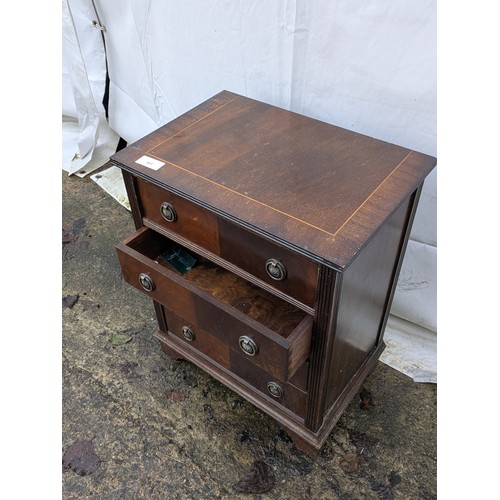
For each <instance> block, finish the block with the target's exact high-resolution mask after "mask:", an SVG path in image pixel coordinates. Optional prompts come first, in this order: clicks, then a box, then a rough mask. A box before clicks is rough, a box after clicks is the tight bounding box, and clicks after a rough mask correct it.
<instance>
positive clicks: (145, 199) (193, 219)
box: [136, 178, 318, 308]
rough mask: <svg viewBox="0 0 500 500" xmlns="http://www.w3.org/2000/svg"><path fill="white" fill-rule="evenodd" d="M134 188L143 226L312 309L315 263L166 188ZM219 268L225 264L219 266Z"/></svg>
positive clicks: (144, 184)
mask: <svg viewBox="0 0 500 500" xmlns="http://www.w3.org/2000/svg"><path fill="white" fill-rule="evenodd" d="M136 186H137V195H138V198H139V201H140V205H141V211H142V217H143V222H144V224H145V225H146V226H149V227H153V228H154V229H158V228H160V229H163V230H164V231H165V232H166V234H167V235H170V233H174V234H176V235H179V236H180V237H181V238H182V241H181V243H182V244H184V245H186V246H189V244H190V243H191V244H194V245H196V246H198V247H201V248H202V249H204V250H206V251H208V252H210V253H211V254H214V255H216V256H219V257H220V258H221V259H223V260H224V261H226V262H228V263H230V264H232V265H234V266H236V267H237V268H239V269H242V270H243V271H246V272H247V273H249V274H250V275H251V276H253V277H255V278H257V279H258V280H260V281H262V282H264V283H267V284H268V285H269V286H270V287H272V288H274V289H276V290H278V291H280V292H281V293H283V294H285V295H287V296H289V297H293V298H294V299H295V300H297V301H299V302H301V303H303V304H305V305H306V306H308V307H310V308H314V301H315V296H316V284H317V279H318V266H317V264H315V263H314V262H312V261H310V260H308V259H306V258H304V257H302V256H301V255H299V254H297V253H295V252H293V251H291V250H289V249H287V248H284V247H282V246H280V245H278V244H276V243H274V242H272V241H269V240H267V239H265V238H262V237H260V236H258V235H256V234H254V233H250V232H249V231H247V230H246V229H244V228H241V227H239V226H237V225H236V224H233V223H231V222H228V221H226V220H224V219H222V218H220V217H218V216H217V215H215V214H214V213H212V212H210V211H208V210H206V209H205V208H202V207H200V206H198V205H196V204H195V203H192V202H190V201H188V200H186V199H184V198H182V197H180V196H177V195H175V194H174V193H171V192H170V191H168V190H167V189H165V188H161V187H159V186H156V185H155V184H152V183H150V182H148V181H145V180H143V179H141V178H137V180H136ZM219 264H220V265H224V264H223V262H219ZM231 270H232V271H234V272H237V271H236V270H234V269H231ZM247 279H248V276H247Z"/></svg>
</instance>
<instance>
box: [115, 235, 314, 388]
mask: <svg viewBox="0 0 500 500" xmlns="http://www.w3.org/2000/svg"><path fill="white" fill-rule="evenodd" d="M155 246H156V247H157V249H156V251H158V252H160V250H161V242H160V243H159V242H158V235H157V234H156V233H154V231H152V230H150V229H147V228H141V229H140V230H139V231H137V233H135V235H134V236H133V237H131V238H129V239H128V240H126V241H125V242H123V243H121V244H119V245H118V246H117V253H118V257H119V260H120V264H121V268H122V274H123V277H124V279H125V281H127V283H129V284H131V285H132V286H134V287H135V288H137V289H138V290H140V291H141V292H143V293H145V294H146V295H147V296H148V297H150V298H151V299H153V300H155V301H156V302H159V303H160V304H162V305H163V306H165V307H166V308H167V309H168V310H170V311H175V313H176V314H177V315H178V316H180V317H182V318H183V319H184V320H185V321H186V322H188V323H189V324H187V325H186V326H190V325H193V326H196V327H197V328H200V329H201V330H202V331H203V332H206V333H208V334H210V335H212V336H214V337H215V338H217V339H218V340H219V341H221V342H223V343H224V344H226V345H227V346H228V348H229V349H233V350H235V351H241V353H242V355H243V356H245V357H246V358H247V359H249V361H250V362H251V363H252V364H254V365H256V366H259V367H261V368H262V369H264V370H265V371H267V372H268V373H270V374H272V376H273V377H276V378H277V379H279V380H281V381H286V380H288V378H290V377H292V376H293V374H294V373H295V372H296V371H297V369H298V368H300V366H301V365H302V364H303V362H304V361H305V359H306V358H307V357H308V355H309V345H310V341H311V331H312V317H310V316H308V315H306V314H305V313H304V318H303V320H301V321H300V323H299V324H298V326H296V327H295V329H294V330H293V331H292V332H291V333H290V334H289V335H287V337H286V338H284V337H282V336H281V335H278V334H277V333H275V332H273V331H272V330H270V329H269V328H266V327H265V326H264V325H262V324H261V323H259V322H257V321H255V320H253V319H251V318H249V317H248V316H246V315H245V314H244V313H242V312H241V311H238V310H236V309H234V308H232V307H230V306H229V305H228V304H226V303H224V302H221V301H219V300H218V299H216V298H215V297H213V296H211V295H209V294H208V293H206V292H205V291H204V290H201V289H199V288H198V287H196V286H195V285H193V284H192V283H190V282H188V281H187V280H185V279H184V278H183V277H182V276H180V275H178V274H177V273H175V272H173V271H171V270H169V269H167V268H166V267H164V266H162V265H160V264H158V263H157V262H155V260H154V258H153V257H152V256H151V255H144V254H143V253H141V252H140V250H141V249H146V248H147V249H148V250H150V249H151V248H154V247H155ZM153 253H154V252H153ZM144 285H146V287H145V286H144ZM252 346H255V351H256V352H254V353H250V354H246V353H247V352H249V351H251V347H252ZM244 349H245V350H244ZM252 354H253V355H252Z"/></svg>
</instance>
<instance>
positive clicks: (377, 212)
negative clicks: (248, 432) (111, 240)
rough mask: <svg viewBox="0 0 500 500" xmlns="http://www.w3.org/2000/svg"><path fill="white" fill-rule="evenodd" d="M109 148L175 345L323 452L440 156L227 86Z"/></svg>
mask: <svg viewBox="0 0 500 500" xmlns="http://www.w3.org/2000/svg"><path fill="white" fill-rule="evenodd" d="M111 161H112V162H113V164H115V165H117V166H118V167H120V168H121V169H122V172H123V177H124V180H125V185H126V188H127V193H128V197H129V201H130V205H131V209H132V215H133V218H134V221H135V225H136V229H137V231H136V233H135V234H133V235H131V236H130V237H129V238H128V239H127V240H125V241H123V242H121V243H119V244H118V246H117V253H118V257H119V260H120V264H121V268H122V273H123V276H124V278H125V280H126V281H127V282H128V283H130V285H132V286H134V287H135V288H137V289H138V290H140V291H141V292H143V293H145V294H146V295H148V296H149V297H151V299H152V300H153V303H154V306H155V311H156V314H157V320H158V332H157V333H156V337H157V338H158V340H159V341H160V343H161V346H162V348H163V350H164V351H165V352H166V353H167V354H168V355H170V356H173V357H175V358H179V359H185V360H188V361H190V362H192V363H194V364H196V365H197V366H199V367H200V368H202V369H203V370H205V371H206V372H207V373H209V374H210V375H211V376H213V377H214V378H216V379H218V380H219V381H220V382H222V383H223V384H225V385H227V386H228V387H230V388H231V389H232V390H233V391H235V392H236V393H238V394H240V395H241V396H242V397H244V398H246V399H247V400H249V401H250V402H251V403H253V404H254V405H255V406H257V407H258V408H260V409H261V410H262V411H265V412H267V413H268V414H269V415H271V416H272V417H273V418H274V419H276V420H277V421H278V423H279V424H280V425H281V426H282V427H283V428H284V429H285V430H286V431H287V432H288V433H289V435H290V436H291V437H292V438H293V439H294V442H295V444H296V445H297V447H299V448H300V449H302V450H303V451H305V452H306V453H308V454H310V455H314V454H315V453H317V451H318V450H319V449H321V446H322V445H323V443H324V441H325V440H326V438H327V437H328V434H329V433H330V431H331V430H332V428H333V427H334V425H335V423H336V422H337V420H338V419H339V417H340V415H341V414H342V412H343V411H344V409H345V408H346V406H347V405H348V404H349V402H350V401H351V399H352V398H353V397H354V396H355V395H356V393H357V391H358V390H359V389H360V386H361V384H362V383H363V381H364V380H365V378H366V377H367V375H368V374H369V373H370V370H371V369H372V368H373V366H374V364H375V363H376V361H377V359H378V357H379V356H380V354H381V352H382V350H383V349H384V341H383V332H384V329H385V324H386V320H387V316H388V313H389V310H390V306H391V302H392V297H393V294H394V289H395V284H396V281H397V277H398V274H399V270H400V266H401V263H402V259H403V255H404V251H405V247H406V243H407V240H408V237H409V233H410V229H411V224H412V220H413V217H414V214H415V211H416V208H417V203H418V198H419V194H420V191H421V188H422V184H423V181H424V179H425V177H426V175H427V174H428V173H429V172H430V171H431V170H432V169H433V168H434V167H435V165H436V159H435V158H432V157H430V156H427V155H424V154H421V153H417V152H414V151H410V150H407V149H405V148H402V147H399V146H396V145H392V144H389V143H386V142H382V141H379V140H376V139H373V138H370V137H367V136H363V135H360V134H357V133H354V132H352V131H348V130H345V129H342V128H339V127H335V126H333V125H329V124H326V123H323V122H320V121H317V120H314V119H311V118H308V117H305V116H301V115H299V114H296V113H292V112H289V111H286V110H283V109H280V108H277V107H274V106H270V105H267V104H264V103H261V102H259V101H256V100H252V99H249V98H246V97H243V96H239V95H237V94H234V93H231V92H227V91H223V92H221V93H220V94H217V95H216V96H214V97H213V98H211V99H209V100H207V101H205V102H204V103H202V104H200V105H199V106H197V107H195V108H194V109H192V110H191V111H189V112H187V113H185V114H184V115H182V116H180V117H178V118H177V119H175V120H173V121H171V122H170V123H168V124H166V125H164V126H163V127H161V128H159V129H158V130H156V131H155V132H153V133H151V134H149V135H147V136H146V137H144V138H142V139H141V140H139V141H137V142H136V143H134V144H131V145H129V146H128V147H126V148H125V149H122V150H121V151H119V152H117V153H116V154H115V155H113V156H112V158H111ZM193 262H195V263H194V265H193ZM187 269H188V270H187Z"/></svg>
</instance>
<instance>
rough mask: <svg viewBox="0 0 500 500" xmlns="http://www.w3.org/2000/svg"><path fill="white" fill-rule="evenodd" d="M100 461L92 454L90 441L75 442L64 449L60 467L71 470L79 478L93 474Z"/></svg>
mask: <svg viewBox="0 0 500 500" xmlns="http://www.w3.org/2000/svg"><path fill="white" fill-rule="evenodd" d="M100 463H101V459H100V458H99V457H98V456H97V455H96V454H95V453H94V445H93V444H92V441H83V440H82V441H76V442H75V443H73V444H72V445H71V446H69V447H68V448H66V451H65V452H64V454H63V458H62V465H63V469H64V470H72V471H73V472H76V473H77V474H79V475H80V476H86V475H87V474H92V472H95V471H96V470H97V469H98V468H99V465H100Z"/></svg>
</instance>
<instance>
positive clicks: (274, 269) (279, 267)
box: [266, 259, 286, 281]
mask: <svg viewBox="0 0 500 500" xmlns="http://www.w3.org/2000/svg"><path fill="white" fill-rule="evenodd" d="M266 272H267V274H268V275H269V276H270V277H271V278H272V279H273V280H276V281H282V280H284V279H285V278H286V267H285V266H284V265H283V264H282V263H281V262H280V261H279V260H276V259H269V260H268V261H267V262H266Z"/></svg>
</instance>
